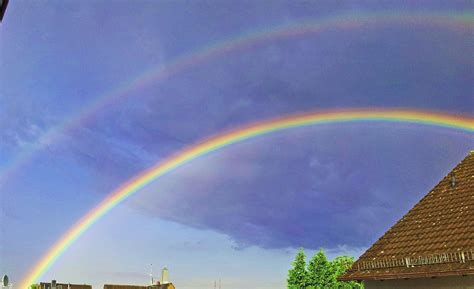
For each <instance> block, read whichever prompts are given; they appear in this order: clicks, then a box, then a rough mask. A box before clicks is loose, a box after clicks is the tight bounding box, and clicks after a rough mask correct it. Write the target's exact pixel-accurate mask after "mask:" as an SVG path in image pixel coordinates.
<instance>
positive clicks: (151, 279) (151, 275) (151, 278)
mask: <svg viewBox="0 0 474 289" xmlns="http://www.w3.org/2000/svg"><path fill="white" fill-rule="evenodd" d="M150 282H151V283H150V285H153V264H150Z"/></svg>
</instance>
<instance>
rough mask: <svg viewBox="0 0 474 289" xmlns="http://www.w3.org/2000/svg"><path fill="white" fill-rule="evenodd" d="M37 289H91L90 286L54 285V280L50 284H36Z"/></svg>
mask: <svg viewBox="0 0 474 289" xmlns="http://www.w3.org/2000/svg"><path fill="white" fill-rule="evenodd" d="M36 288H37V289H92V286H91V285H85V284H70V283H56V280H53V281H51V283H47V282H41V283H39V284H37V286H36Z"/></svg>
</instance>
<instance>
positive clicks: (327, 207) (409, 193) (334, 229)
mask: <svg viewBox="0 0 474 289" xmlns="http://www.w3.org/2000/svg"><path fill="white" fill-rule="evenodd" d="M417 131H418V130H417V129H413V130H408V131H407V130H404V129H396V128H392V129H388V127H387V126H384V125H382V126H375V127H374V128H371V129H369V128H366V127H364V126H360V125H347V126H344V127H341V128H340V129H334V128H333V129H329V128H309V129H298V130H296V131H294V132H286V133H281V134H277V135H274V136H268V137H262V138H260V139H258V140H253V141H249V142H247V143H242V144H239V145H235V146H233V147H231V148H228V149H225V150H223V151H220V152H218V153H215V154H212V155H210V156H208V157H205V158H202V159H201V160H198V161H194V162H192V163H190V164H187V165H185V166H184V167H182V168H181V169H178V170H177V171H175V172H174V173H171V174H169V175H167V176H166V177H163V178H160V179H158V180H156V181H155V182H154V183H153V184H151V185H149V187H148V188H146V189H144V190H143V192H140V193H138V194H137V196H136V197H134V198H132V200H130V201H129V203H130V204H131V205H132V206H134V207H135V208H137V210H138V211H140V212H143V213H144V214H146V215H149V216H156V217H159V218H164V219H167V220H172V221H175V222H178V223H181V224H185V225H188V226H192V227H196V228H200V229H211V230H214V231H217V232H220V233H224V234H226V235H228V236H230V237H231V238H232V239H233V240H234V241H235V242H236V248H237V249H239V248H244V247H246V246H251V245H257V246H260V247H264V248H286V247H300V246H303V247H306V248H312V249H318V248H320V247H325V248H330V249H331V248H333V249H334V248H335V249H337V248H340V247H341V246H350V247H363V246H368V245H370V243H371V242H373V241H374V240H375V239H376V238H378V237H379V236H380V235H381V234H382V233H383V232H384V231H385V230H386V229H388V228H389V227H390V226H391V225H392V224H393V223H394V222H395V221H396V220H397V219H398V218H399V217H401V215H403V214H404V213H405V212H406V211H407V210H408V209H409V208H410V207H411V206H412V205H414V203H415V202H416V201H417V200H418V199H420V198H421V197H422V196H423V195H424V194H426V193H427V192H428V190H429V189H430V188H431V186H434V184H436V182H437V181H438V180H439V178H440V177H442V176H443V174H445V173H447V172H448V171H449V169H450V168H451V166H452V165H454V164H455V162H456V161H459V160H460V158H461V157H462V156H463V154H461V153H454V154H451V155H449V156H447V155H443V153H442V151H443V149H442V148H440V147H430V146H426V147H423V148H416V147H415V148H411V147H410V146H412V145H413V144H414V143H416V142H417V141H418V140H417V136H416V135H417V133H418V132H417ZM423 138H424V139H425V140H426V139H427V140H433V141H434V140H435V139H436V141H437V142H438V143H444V144H445V145H447V144H449V143H451V141H452V140H451V139H450V138H449V137H446V136H444V137H443V136H440V135H439V134H438V133H432V134H425V135H424V136H423ZM368 140H369V142H367V141H368ZM458 145H459V148H461V147H463V149H462V150H461V151H464V152H467V150H466V149H467V148H468V147H469V141H467V140H465V141H464V143H463V142H462V141H461V142H460V143H459V144H458ZM420 149H422V150H423V151H424V152H423V153H421V152H420ZM399 150H401V151H404V152H405V153H404V154H405V155H404V156H400V155H399V153H398V151H399ZM434 163H436V164H438V166H436V165H433V164H434ZM414 171H416V173H414Z"/></svg>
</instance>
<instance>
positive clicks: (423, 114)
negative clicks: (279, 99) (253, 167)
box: [20, 109, 474, 288]
mask: <svg viewBox="0 0 474 289" xmlns="http://www.w3.org/2000/svg"><path fill="white" fill-rule="evenodd" d="M351 122H391V123H411V124H422V125H429V126H436V127H445V128H450V129H454V130H460V131H464V132H467V133H473V132H474V119H473V118H470V117H462V116H457V115H451V114H444V113H435V112H427V111H416V110H406V109H401V110H397V109H387V110H381V109H377V110H374V109H371V110H362V109H355V110H338V111H327V112H312V113H305V114H296V115H290V116H287V117H283V118H277V119H270V120H264V121H261V122H257V123H253V124H250V125H247V126H245V127H241V128H237V129H235V130H231V131H227V132H224V133H221V134H218V135H216V136H213V137H211V138H208V139H206V140H204V141H202V142H200V143H198V144H195V145H192V146H189V147H187V148H185V149H183V150H182V151H180V152H178V153H176V154H175V155H172V156H171V157H169V158H167V159H165V160H162V161H160V162H158V163H157V164H156V165H155V166H153V167H152V168H150V169H148V170H145V171H143V172H142V173H140V174H138V175H136V176H135V177H133V178H132V179H130V180H129V181H127V182H126V183H124V184H123V185H121V186H120V187H118V188H117V189H116V190H115V191H113V192H111V193H110V194H109V195H108V196H107V197H106V198H105V199H104V200H103V201H102V202H101V203H100V204H99V205H97V206H96V207H95V208H94V209H93V210H91V211H90V212H89V213H88V214H87V215H85V216H84V217H83V218H81V219H80V220H79V221H78V222H77V223H76V224H75V225H74V226H72V228H71V229H69V230H68V231H67V232H66V233H65V234H64V235H63V236H62V237H61V239H59V240H58V241H57V242H56V243H55V244H54V245H53V246H52V247H51V248H50V249H49V250H48V252H47V253H46V255H44V256H43V257H42V258H41V259H40V261H39V262H38V263H37V264H35V266H34V267H33V269H32V270H31V271H30V273H29V274H28V275H27V276H26V277H25V278H24V279H23V281H22V282H21V284H20V288H27V287H28V286H29V285H30V284H32V283H34V282H36V281H37V280H38V279H39V278H40V277H41V276H42V275H43V274H44V273H45V272H46V271H47V270H48V269H49V268H50V267H51V266H52V265H53V263H54V262H55V261H56V260H57V259H58V258H59V256H61V254H63V253H64V252H65V251H66V249H67V248H68V247H69V246H71V244H73V243H74V242H75V241H76V240H77V239H78V238H79V237H80V236H81V235H82V234H83V233H84V232H85V231H86V230H87V229H88V228H89V227H91V226H92V225H93V224H94V223H95V222H97V221H98V220H99V219H100V218H101V217H103V216H104V215H105V214H106V213H107V212H108V211H110V210H111V209H112V208H114V207H115V206H117V205H118V204H119V203H121V202H122V201H124V200H125V199H127V198H128V197H130V196H131V195H133V194H134V193H136V192H138V191H139V190H140V189H141V188H143V187H144V186H146V185H147V184H149V183H150V182H152V181H154V180H156V179H157V178H159V177H161V176H163V175H164V174H166V173H168V172H170V171H172V170H174V169H176V168H178V167H180V166H182V165H183V164H186V163H188V162H190V161H192V160H194V159H196V158H199V157H201V156H204V155H206V154H208V153H210V152H213V151H216V150H219V149H222V148H224V147H226V146H229V145H232V144H235V143H238V142H241V141H244V140H247V139H250V138H254V137H257V136H261V135H265V134H268V133H272V132H276V131H281V130H285V129H290V128H296V127H303V126H311V125H319V124H332V123H351Z"/></svg>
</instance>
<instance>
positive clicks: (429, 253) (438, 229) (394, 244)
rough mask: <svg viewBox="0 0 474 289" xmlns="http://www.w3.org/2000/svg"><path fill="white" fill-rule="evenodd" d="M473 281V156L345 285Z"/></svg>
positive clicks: (354, 269)
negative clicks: (456, 278)
mask: <svg viewBox="0 0 474 289" xmlns="http://www.w3.org/2000/svg"><path fill="white" fill-rule="evenodd" d="M454 275H474V151H471V152H470V153H469V155H468V156H467V157H466V158H465V159H464V160H463V161H461V162H460V163H459V164H458V165H457V166H456V167H455V168H454V169H453V170H452V171H451V172H450V173H449V174H447V175H446V176H445V177H444V178H443V179H442V180H441V182H439V183H438V184H437V185H436V186H435V187H434V188H433V190H431V191H430V192H429V193H428V194H427V195H426V196H425V197H424V198H423V199H421V200H420V201H419V202H418V203H417V204H416V205H415V206H414V207H413V208H412V209H411V210H410V211H409V212H408V213H407V214H406V215H405V216H403V217H402V218H401V219H400V220H399V221H398V222H397V223H396V224H395V225H394V226H393V227H392V228H390V229H389V230H388V231H387V232H386V233H385V234H384V235H383V236H382V237H381V238H380V239H378V240H377V241H376V242H375V243H374V244H373V245H372V247H370V248H369V249H368V250H367V251H366V252H365V253H364V254H363V255H362V256H361V257H360V258H359V259H358V260H357V261H356V262H355V263H354V264H353V266H352V267H351V269H349V271H348V272H347V273H346V274H344V275H343V276H342V277H340V278H339V279H340V280H383V279H401V278H416V277H434V276H454Z"/></svg>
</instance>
